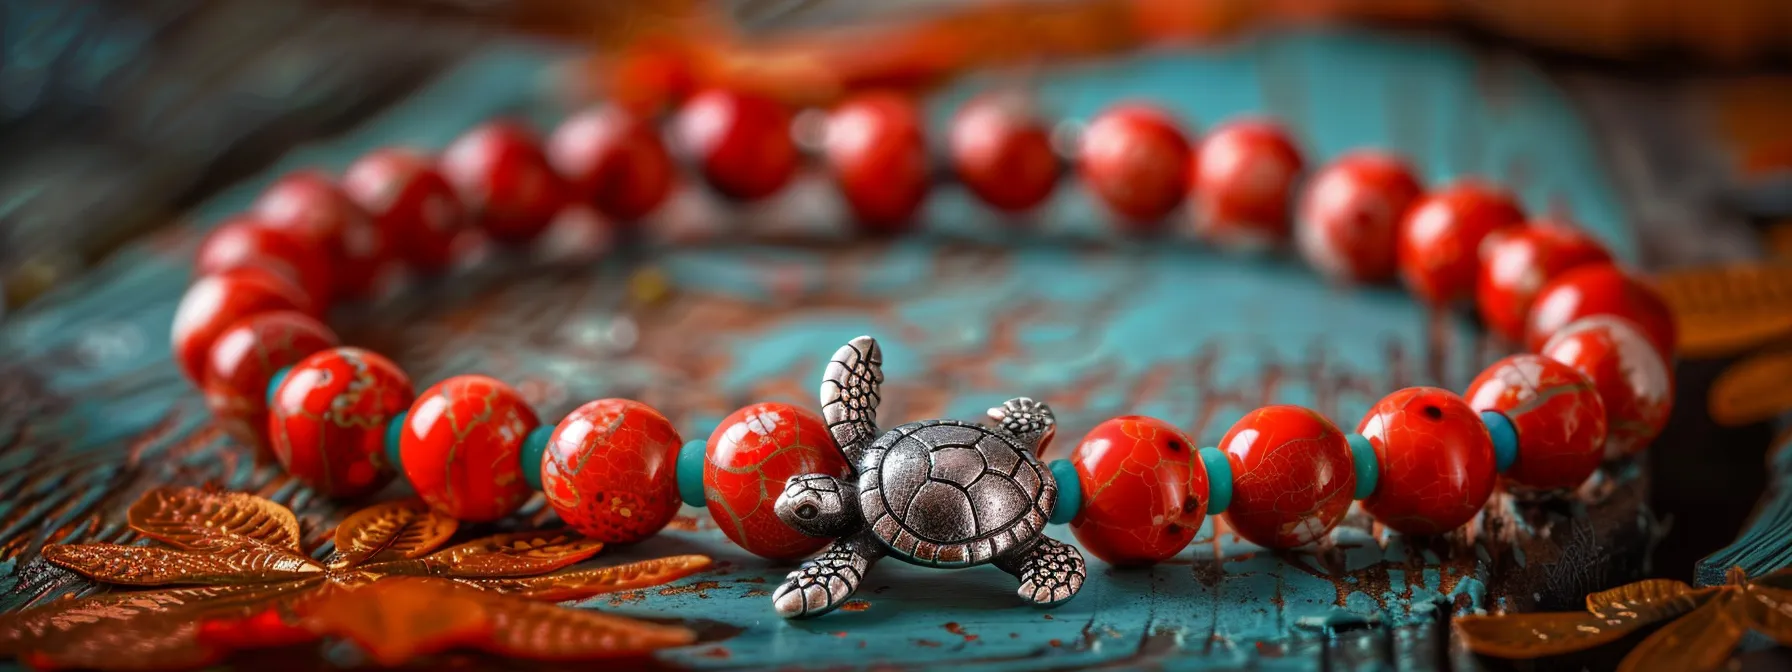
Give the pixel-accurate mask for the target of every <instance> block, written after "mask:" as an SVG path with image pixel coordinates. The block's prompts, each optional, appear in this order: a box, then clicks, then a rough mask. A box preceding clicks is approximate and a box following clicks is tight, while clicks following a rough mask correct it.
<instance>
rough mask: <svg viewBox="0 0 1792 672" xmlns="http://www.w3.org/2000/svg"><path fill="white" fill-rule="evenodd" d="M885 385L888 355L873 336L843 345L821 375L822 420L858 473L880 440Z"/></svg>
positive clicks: (859, 338) (856, 339)
mask: <svg viewBox="0 0 1792 672" xmlns="http://www.w3.org/2000/svg"><path fill="white" fill-rule="evenodd" d="M883 382H884V352H883V349H882V348H879V347H878V346H877V339H875V338H872V337H870V336H860V337H858V338H855V339H852V341H850V342H848V343H847V344H846V345H843V346H840V349H839V350H836V351H834V358H833V360H831V361H829V362H828V368H827V370H826V371H824V372H823V373H822V376H821V417H822V419H823V420H825V421H827V423H828V433H830V434H833V435H834V443H835V444H838V445H839V446H840V450H841V451H842V452H845V453H846V462H847V464H850V465H852V468H853V471H855V472H856V471H858V470H859V469H860V465H859V459H860V458H861V457H863V456H864V454H865V448H866V447H867V446H870V445H871V442H872V441H873V440H876V439H877V403H878V401H880V400H881V398H880V397H879V396H878V393H877V388H878V386H879V385H882V384H883Z"/></svg>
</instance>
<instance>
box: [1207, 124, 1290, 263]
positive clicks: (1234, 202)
mask: <svg viewBox="0 0 1792 672" xmlns="http://www.w3.org/2000/svg"><path fill="white" fill-rule="evenodd" d="M1303 165H1304V162H1303V161H1302V159H1301V155H1300V150H1299V149H1298V148H1296V147H1295V145H1294V139H1293V138H1292V137H1290V135H1289V133H1288V130H1287V129H1286V128H1283V127H1282V125H1281V124H1278V123H1276V122H1274V121H1270V120H1267V119H1242V120H1238V121H1233V122H1230V123H1227V124H1223V125H1221V126H1219V127H1218V128H1215V129H1214V130H1213V133H1212V134H1211V135H1208V136H1207V137H1206V138H1205V139H1203V140H1202V141H1201V146H1200V147H1198V148H1196V150H1195V159H1194V186H1193V189H1194V199H1195V202H1194V206H1195V232H1196V233H1197V234H1198V235H1200V236H1202V237H1203V238H1206V239H1208V240H1212V241H1214V242H1218V243H1222V244H1238V245H1243V246H1250V247H1258V246H1266V245H1268V244H1272V243H1278V242H1281V241H1283V240H1286V239H1287V238H1288V203H1289V202H1290V200H1291V199H1290V196H1291V195H1292V194H1293V192H1294V183H1295V181H1296V180H1298V179H1300V173H1301V169H1302V166H1303Z"/></svg>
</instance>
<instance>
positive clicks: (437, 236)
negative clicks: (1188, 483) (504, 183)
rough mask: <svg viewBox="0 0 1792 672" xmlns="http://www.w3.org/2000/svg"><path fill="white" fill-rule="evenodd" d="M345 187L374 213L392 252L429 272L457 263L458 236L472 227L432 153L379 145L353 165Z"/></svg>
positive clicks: (350, 195)
mask: <svg viewBox="0 0 1792 672" xmlns="http://www.w3.org/2000/svg"><path fill="white" fill-rule="evenodd" d="M342 188H343V190H344V191H346V192H347V193H348V195H349V197H350V198H352V199H354V201H355V203H357V204H359V205H360V206H361V207H362V208H363V209H364V210H366V211H367V212H368V213H369V214H371V215H372V216H373V221H374V225H375V226H376V227H378V229H379V232H380V238H381V240H383V241H384V245H385V247H386V250H387V251H388V252H389V253H390V254H391V255H392V256H395V257H399V258H402V259H404V260H405V261H407V262H409V263H410V264H411V265H412V266H414V267H416V268H417V269H418V270H421V271H424V272H436V271H440V270H442V269H445V268H447V267H448V266H449V264H451V263H452V262H453V261H454V255H453V250H454V241H455V237H456V236H459V235H460V234H461V232H462V231H465V230H466V229H467V214H466V209H465V208H463V207H462V206H461V203H460V200H459V199H458V198H457V197H456V196H455V194H454V189H453V188H452V187H450V186H448V181H447V180H446V179H443V177H442V174H441V173H439V172H437V171H436V167H435V164H434V163H433V162H432V160H431V159H430V157H428V156H426V155H424V154H422V153H419V152H417V151H414V150H410V149H404V148H397V147H387V148H383V149H376V150H374V151H372V152H370V153H368V154H367V155H366V156H363V157H361V159H360V160H358V161H356V162H355V165H352V166H349V168H348V173H347V174H346V175H344V176H343V178H342Z"/></svg>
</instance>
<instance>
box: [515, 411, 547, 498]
mask: <svg viewBox="0 0 1792 672" xmlns="http://www.w3.org/2000/svg"><path fill="white" fill-rule="evenodd" d="M554 427H555V425H542V426H540V427H536V428H535V429H533V430H530V431H529V435H528V436H525V437H523V454H522V458H521V459H522V460H523V482H524V483H528V484H529V488H530V489H533V490H540V489H541V456H542V455H545V454H547V452H548V439H549V438H551V437H553V435H554Z"/></svg>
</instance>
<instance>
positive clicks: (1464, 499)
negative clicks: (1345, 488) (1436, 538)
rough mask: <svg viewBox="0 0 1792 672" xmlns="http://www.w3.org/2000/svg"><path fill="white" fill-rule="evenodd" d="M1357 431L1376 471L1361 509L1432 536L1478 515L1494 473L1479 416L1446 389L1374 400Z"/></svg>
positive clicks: (1490, 446)
mask: <svg viewBox="0 0 1792 672" xmlns="http://www.w3.org/2000/svg"><path fill="white" fill-rule="evenodd" d="M1356 432H1357V433H1358V434H1361V435H1363V436H1364V437H1366V438H1368V439H1369V444H1370V445H1372V446H1374V447H1375V458H1376V460H1375V461H1376V463H1377V464H1378V465H1379V468H1380V470H1381V471H1380V475H1379V477H1378V479H1377V480H1376V485H1375V493H1374V494H1372V495H1370V496H1369V498H1368V499H1365V500H1363V509H1364V510H1366V511H1368V512H1369V514H1370V515H1373V516H1375V518H1376V520H1380V521H1381V522H1382V524H1384V525H1387V526H1388V527H1391V528H1393V529H1395V530H1398V531H1401V532H1404V533H1407V534H1437V533H1440V532H1448V531H1450V530H1453V529H1456V528H1458V527H1461V526H1462V524H1463V523H1467V522H1468V521H1469V520H1470V519H1472V518H1474V517H1475V514H1476V513H1479V512H1480V511H1481V507H1482V506H1484V505H1486V503H1487V496H1488V495H1491V494H1493V484H1494V480H1495V477H1496V476H1498V475H1499V474H1498V469H1497V468H1496V467H1495V459H1494V454H1493V439H1492V438H1491V437H1490V436H1488V434H1487V425H1486V424H1485V423H1484V422H1482V420H1481V414H1480V413H1478V412H1476V411H1475V409H1473V408H1470V407H1469V405H1468V402H1466V401H1463V399H1462V397H1459V396H1456V393H1454V392H1451V391H1449V390H1440V389H1438V388H1435V387H1409V388H1406V389H1404V390H1400V391H1398V392H1395V393H1393V394H1390V395H1388V396H1386V397H1383V398H1382V399H1381V401H1378V402H1376V403H1375V406H1373V407H1371V408H1370V409H1369V413H1368V414H1367V415H1364V416H1363V422H1362V424H1360V425H1358V426H1357V430H1356Z"/></svg>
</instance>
